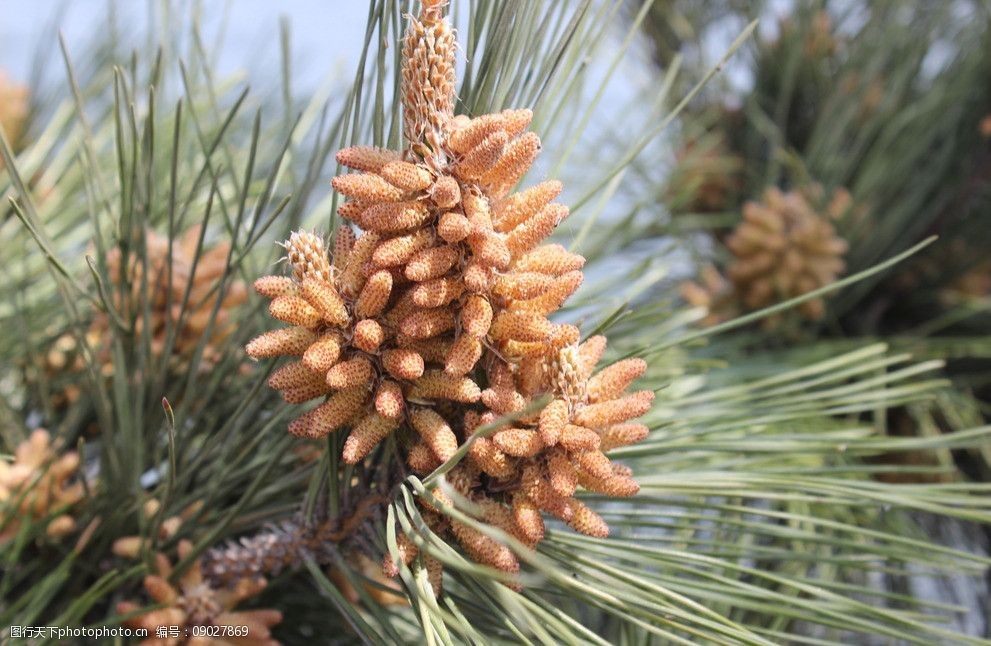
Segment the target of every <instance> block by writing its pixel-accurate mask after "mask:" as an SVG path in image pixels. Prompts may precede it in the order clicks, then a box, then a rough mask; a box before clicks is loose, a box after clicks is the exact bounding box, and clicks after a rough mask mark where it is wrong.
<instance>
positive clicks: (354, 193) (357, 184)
mask: <svg viewBox="0 0 991 646" xmlns="http://www.w3.org/2000/svg"><path fill="white" fill-rule="evenodd" d="M331 184H332V185H333V187H334V190H335V191H337V192H338V193H340V194H341V195H344V196H345V197H347V198H350V199H352V200H360V201H364V202H372V203H375V202H398V201H399V200H401V199H402V197H403V193H404V191H402V190H400V189H398V188H396V187H395V186H393V185H392V184H390V183H389V182H387V181H385V180H384V179H382V178H381V177H379V176H378V175H375V174H374V173H356V174H351V175H338V176H337V177H335V178H334V179H333V181H331Z"/></svg>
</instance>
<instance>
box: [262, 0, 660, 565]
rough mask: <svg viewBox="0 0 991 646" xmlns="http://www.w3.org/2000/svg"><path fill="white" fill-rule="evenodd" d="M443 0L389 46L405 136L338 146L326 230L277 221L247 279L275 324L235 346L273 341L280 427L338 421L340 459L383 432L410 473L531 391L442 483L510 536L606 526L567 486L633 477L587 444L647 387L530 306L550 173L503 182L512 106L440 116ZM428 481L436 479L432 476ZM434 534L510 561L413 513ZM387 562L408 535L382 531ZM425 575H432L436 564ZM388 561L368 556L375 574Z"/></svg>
mask: <svg viewBox="0 0 991 646" xmlns="http://www.w3.org/2000/svg"><path fill="white" fill-rule="evenodd" d="M443 4H444V3H443V2H439V1H437V0H434V1H426V2H423V10H422V12H421V14H420V16H419V19H416V18H412V19H411V23H410V26H409V29H408V30H407V33H406V37H405V40H404V43H403V70H402V87H401V96H402V102H403V115H404V124H403V125H404V134H405V136H406V139H407V142H408V144H409V145H408V148H407V149H406V150H405V151H393V150H386V149H382V148H375V147H367V146H356V147H352V148H347V149H345V150H342V151H340V152H339V153H338V155H337V160H338V162H339V163H341V164H342V165H343V166H345V167H347V168H348V169H350V170H351V171H353V172H350V173H347V174H343V175H340V176H338V177H336V178H334V180H333V187H334V189H335V190H336V191H337V192H338V193H339V194H341V195H343V196H344V197H345V198H347V200H346V201H345V202H344V203H343V204H342V206H341V207H340V209H339V214H340V215H341V217H342V218H343V219H344V220H346V221H347V223H345V224H342V225H341V226H340V227H339V228H338V229H337V231H336V234H335V236H334V239H333V243H332V245H327V244H325V242H324V240H323V239H322V238H321V237H320V236H318V235H315V234H313V233H308V232H303V231H300V232H296V233H294V234H293V235H292V236H291V237H290V239H289V240H288V241H287V242H286V243H285V247H286V253H287V257H288V264H289V266H290V267H291V275H288V276H266V277H263V278H260V279H258V280H257V281H256V282H255V289H256V291H257V292H258V293H259V294H261V295H262V296H264V297H266V298H269V299H271V302H270V305H269V312H270V314H271V315H272V317H274V318H276V319H278V320H280V321H282V322H283V323H285V324H286V325H285V327H282V328H279V329H275V330H272V331H270V332H267V333H265V334H263V335H261V336H259V337H257V338H256V339H254V340H253V341H251V343H249V345H248V346H247V353H248V354H249V355H250V356H252V357H254V358H267V357H277V356H286V357H289V361H288V362H287V363H285V364H284V365H282V366H281V367H279V368H278V369H276V370H275V372H274V373H273V374H272V376H271V378H270V380H269V385H270V386H271V387H272V388H275V389H278V390H279V391H281V392H282V395H283V397H284V399H285V400H286V401H287V402H290V403H303V402H307V401H310V400H318V401H319V403H318V404H317V405H316V406H315V407H313V408H311V409H310V410H309V411H308V412H306V413H304V414H302V415H301V416H300V417H298V418H297V419H296V420H294V421H293V422H291V423H290V425H289V431H290V432H291V433H293V434H294V435H298V436H304V437H324V436H326V435H328V434H329V433H332V432H335V431H338V430H342V429H348V436H347V439H346V441H345V444H344V450H343V458H344V460H345V461H346V462H348V463H356V462H358V461H360V460H362V459H364V458H365V457H366V456H368V455H369V454H370V453H371V452H372V451H373V450H374V449H375V447H376V446H378V445H379V444H380V443H381V442H382V441H383V440H384V439H385V438H387V437H389V436H390V435H392V434H398V437H397V440H398V441H397V443H396V446H398V447H399V449H400V450H401V451H402V452H403V456H404V459H405V460H406V462H407V464H408V465H409V467H410V469H412V470H413V471H414V472H416V473H420V474H424V473H428V472H430V471H432V470H433V469H434V468H435V467H437V466H438V465H439V464H441V463H442V462H444V461H446V460H448V459H449V458H451V457H452V456H453V455H454V454H455V452H456V451H457V449H458V447H459V445H460V444H461V443H463V442H464V441H465V440H466V438H468V437H469V436H471V435H472V433H473V431H474V430H475V429H476V428H478V427H479V426H480V425H484V424H486V423H488V422H491V421H494V420H496V419H498V418H500V417H503V416H505V415H508V414H512V413H520V411H523V410H524V409H526V408H527V407H528V405H530V404H531V403H533V402H535V401H536V400H538V399H541V398H544V397H549V398H550V399H551V403H550V404H548V405H547V406H546V407H544V408H543V409H542V410H539V411H537V412H535V413H533V414H532V415H531V416H529V417H522V418H519V415H517V416H516V417H517V419H516V420H515V421H514V422H513V423H512V424H511V425H510V426H511V427H509V428H503V429H501V430H499V431H497V432H496V433H494V434H493V435H491V436H490V437H485V438H478V439H476V440H475V441H474V442H473V443H472V444H471V446H470V450H469V453H468V455H467V456H466V459H465V460H463V461H462V462H461V463H460V464H459V465H458V466H457V467H456V468H455V469H454V470H453V471H451V472H450V473H448V475H447V479H448V481H449V482H450V483H451V484H452V485H454V487H455V489H456V490H457V491H458V492H459V493H460V494H461V495H463V496H464V497H466V498H468V499H470V500H472V501H474V502H475V503H476V504H477V505H479V506H480V508H481V509H483V510H484V511H485V520H486V521H488V522H489V523H491V524H493V525H496V526H499V527H501V528H503V529H505V530H506V531H508V532H509V533H511V534H512V535H514V536H517V537H518V538H520V539H521V540H523V541H524V542H526V543H528V544H531V545H533V544H535V543H536V542H538V541H539V540H540V539H541V537H542V535H543V520H542V514H544V513H547V514H551V515H553V516H556V517H558V518H560V519H562V520H564V521H566V522H567V523H569V524H570V525H571V526H572V527H574V528H575V529H577V530H578V531H581V532H584V533H587V534H590V535H595V536H603V535H605V534H606V533H607V531H608V529H607V527H606V526H605V523H604V522H603V521H602V519H601V518H600V517H598V516H597V515H596V514H595V513H594V512H592V511H591V510H590V509H588V508H587V507H586V506H585V505H583V504H582V503H581V502H579V501H578V500H577V499H576V498H575V497H574V493H575V491H576V490H577V488H578V487H584V488H585V489H588V490H591V491H595V492H598V493H602V494H608V495H617V496H628V495H632V494H633V493H635V492H636V491H637V485H636V483H635V482H634V481H633V480H632V479H631V478H630V474H629V472H628V471H627V470H624V469H623V468H622V467H620V466H618V465H614V464H612V462H611V461H610V460H609V459H608V458H607V457H606V456H605V454H604V451H607V450H608V449H610V448H612V447H616V446H620V445H623V444H629V443H631V442H636V441H638V440H640V439H642V438H643V437H644V436H645V435H646V432H647V431H646V428H645V427H643V426H640V425H636V424H630V423H629V420H631V419H633V418H635V417H637V416H639V415H642V414H643V413H645V412H646V411H647V409H648V408H649V406H650V402H651V400H652V393H650V392H639V393H635V394H632V395H628V394H625V391H626V388H627V387H628V386H629V385H630V383H631V382H632V381H633V380H634V379H636V378H637V377H638V376H640V374H642V373H643V371H644V369H645V365H644V363H643V362H642V361H640V360H639V359H630V360H625V361H621V362H619V363H617V364H614V365H612V366H610V367H608V368H605V369H604V370H602V371H601V372H599V373H598V374H594V366H595V364H596V362H597V361H598V359H599V357H600V355H601V354H602V352H603V350H604V347H605V340H604V339H603V338H602V337H594V338H592V339H589V340H587V341H585V342H584V343H580V334H579V330H578V329H577V328H576V327H574V326H571V325H563V324H557V323H554V322H552V321H551V320H550V319H549V318H548V317H549V315H551V314H552V313H553V312H555V311H556V310H557V309H559V308H560V307H561V306H562V304H563V303H564V302H565V300H566V299H567V298H568V297H569V296H570V295H571V294H572V293H574V291H575V290H576V289H577V288H578V287H579V286H580V285H581V282H582V272H581V268H582V266H583V265H584V262H585V259H584V258H582V257H581V256H579V255H576V254H573V253H571V252H569V251H567V250H566V249H564V248H563V247H561V246H560V245H555V244H542V243H543V241H544V240H545V239H546V238H547V237H548V236H549V235H550V234H551V233H552V232H553V231H554V229H555V228H556V227H557V225H558V224H559V223H560V222H561V221H562V220H563V219H564V218H565V217H566V216H567V215H568V209H567V207H565V206H563V205H561V204H558V203H555V202H554V199H555V198H556V197H557V196H558V194H559V193H560V191H561V188H562V187H561V184H560V183H559V182H557V181H545V182H541V183H539V184H536V185H535V186H532V187H530V188H526V189H525V190H521V191H518V192H512V189H513V188H514V186H515V185H516V184H517V183H518V182H519V180H520V179H521V178H522V177H523V175H524V174H526V172H527V171H528V170H529V168H530V166H531V164H532V163H533V161H534V159H535V158H536V156H537V154H538V153H539V151H540V140H539V138H538V137H537V135H535V134H534V133H532V132H527V130H526V129H527V127H528V125H529V122H530V119H531V116H532V114H531V112H530V111H529V110H504V111H502V112H498V113H494V114H487V115H483V116H478V117H474V118H468V117H466V116H455V115H454V83H455V75H454V54H455V39H454V34H453V32H452V31H451V28H450V26H449V24H448V23H447V21H446V20H445V19H444V18H443V15H442V6H443ZM437 493H438V495H441V494H440V490H438V492H437ZM424 513H425V515H426V517H427V518H428V520H429V522H431V524H432V527H433V529H434V530H435V531H437V532H439V533H442V534H443V535H445V536H448V537H452V538H453V539H454V540H456V541H457V542H458V543H459V544H460V545H462V546H463V548H464V549H465V551H466V552H467V553H468V554H469V555H470V556H471V557H473V558H474V559H475V560H476V561H479V562H482V563H485V564H488V565H491V566H493V567H496V568H499V569H501V570H504V571H515V570H517V569H518V568H519V565H518V563H517V561H516V558H515V556H514V555H513V554H512V552H510V551H509V549H508V548H506V547H505V546H503V545H502V544H500V543H498V542H496V541H494V540H492V539H490V538H488V537H486V536H484V535H482V534H481V533H479V532H477V531H475V530H473V529H472V528H470V527H468V526H467V525H464V524H461V523H458V522H451V521H448V520H446V519H445V518H444V517H443V516H442V515H441V514H439V513H435V512H434V511H431V510H430V509H425V512H424ZM400 546H401V551H402V552H403V555H404V560H411V559H413V558H414V557H415V556H416V554H415V550H414V549H413V547H412V543H410V542H409V541H408V540H407V539H405V537H400ZM424 558H426V559H428V562H427V563H425V565H426V567H427V568H428V571H429V572H431V575H432V576H433V577H434V581H435V582H437V583H439V576H440V568H439V563H437V562H434V561H432V560H430V559H429V557H427V556H426V555H424ZM394 568H395V564H392V563H389V564H387V569H394Z"/></svg>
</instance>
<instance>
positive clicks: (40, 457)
mask: <svg viewBox="0 0 991 646" xmlns="http://www.w3.org/2000/svg"><path fill="white" fill-rule="evenodd" d="M78 471H79V455H78V454H77V453H76V452H75V451H69V452H66V453H62V454H61V455H60V452H59V447H58V445H57V444H53V443H52V441H51V436H50V435H49V434H48V431H46V430H44V429H41V428H39V429H35V430H34V431H33V432H32V433H31V436H30V437H29V438H28V439H26V440H24V441H23V442H21V443H20V444H18V445H17V448H16V449H15V450H14V460H13V461H12V462H8V461H6V460H0V522H2V527H0V543H4V542H6V541H8V540H10V539H11V538H13V537H15V536H16V535H17V533H18V532H19V531H20V528H21V526H22V524H24V523H30V522H36V521H40V520H42V519H47V526H46V533H47V534H48V536H49V537H51V538H59V537H61V536H64V535H65V534H70V533H72V532H73V531H75V529H76V523H75V520H74V519H73V518H72V516H71V515H69V513H68V512H70V511H71V507H72V506H73V505H75V504H76V503H77V502H79V501H80V500H81V499H82V497H83V493H84V489H83V485H82V483H81V482H79V481H78V480H76V479H75V476H76V475H77V473H78ZM53 514H54V517H52V518H48V517H49V516H52V515H53Z"/></svg>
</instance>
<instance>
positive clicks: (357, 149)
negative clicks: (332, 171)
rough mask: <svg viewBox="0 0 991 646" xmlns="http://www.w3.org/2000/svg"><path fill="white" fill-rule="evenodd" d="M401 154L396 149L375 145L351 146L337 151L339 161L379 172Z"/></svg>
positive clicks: (344, 164)
mask: <svg viewBox="0 0 991 646" xmlns="http://www.w3.org/2000/svg"><path fill="white" fill-rule="evenodd" d="M399 158H400V155H399V153H397V152H396V151H394V150H389V149H387V148H378V147H375V146H351V147H350V148H345V149H344V150H340V151H338V153H337V163H338V164H341V165H342V166H347V167H348V168H352V169H354V170H360V171H366V172H372V173H375V172H378V171H379V169H381V168H382V167H383V166H385V165H386V164H388V163H389V162H393V161H397V160H399Z"/></svg>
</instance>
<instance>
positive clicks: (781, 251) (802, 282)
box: [726, 187, 848, 320]
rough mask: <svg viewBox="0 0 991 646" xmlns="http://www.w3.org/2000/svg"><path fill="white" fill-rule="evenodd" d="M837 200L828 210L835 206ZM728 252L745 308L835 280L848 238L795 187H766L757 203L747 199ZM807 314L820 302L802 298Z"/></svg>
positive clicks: (815, 314) (819, 309)
mask: <svg viewBox="0 0 991 646" xmlns="http://www.w3.org/2000/svg"><path fill="white" fill-rule="evenodd" d="M844 194H845V192H843V193H839V194H837V196H838V198H839V201H835V200H834V204H833V205H832V206H831V207H830V208H829V209H828V211H834V210H838V209H839V208H841V207H842V204H843V203H848V201H847V200H846V199H844V198H843V195H844ZM726 246H727V247H728V248H729V250H730V252H731V253H732V254H733V261H732V263H731V264H730V266H729V269H728V272H727V276H728V278H729V280H730V282H732V284H733V289H734V291H735V292H736V294H737V296H738V298H739V299H740V301H741V302H742V303H743V305H744V306H745V307H746V308H747V309H750V310H755V309H760V308H762V307H766V306H768V305H773V304H774V303H777V302H780V301H783V300H787V299H790V298H795V297H797V296H801V295H802V294H805V293H807V292H810V291H813V290H815V289H818V288H820V287H823V286H825V285H828V284H829V283H832V282H834V281H835V280H836V279H837V278H838V277H839V276H840V274H841V273H842V272H843V269H844V268H845V263H844V261H843V256H844V254H845V253H846V251H847V243H846V241H845V240H843V239H842V238H841V237H839V235H838V234H837V233H836V230H835V229H834V228H833V225H832V223H831V222H830V221H829V213H828V212H827V213H820V212H818V211H817V210H816V209H815V208H813V206H812V204H811V203H810V200H809V199H808V197H806V195H805V194H803V193H802V192H800V191H790V192H788V193H783V192H782V191H781V190H779V189H777V188H775V187H771V188H769V189H767V190H766V191H765V192H764V196H763V199H762V200H761V201H760V202H747V203H746V204H745V205H744V207H743V220H742V222H741V223H740V224H739V225H738V226H737V227H736V229H735V230H734V231H733V233H732V234H730V236H729V237H728V238H727V240H726ZM799 312H800V313H801V314H802V315H803V316H804V317H805V318H807V319H810V320H815V319H818V318H821V317H822V315H823V314H824V313H825V301H823V299H821V298H817V299H814V300H811V301H807V302H805V303H802V304H801V305H800V306H799Z"/></svg>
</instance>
